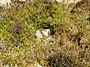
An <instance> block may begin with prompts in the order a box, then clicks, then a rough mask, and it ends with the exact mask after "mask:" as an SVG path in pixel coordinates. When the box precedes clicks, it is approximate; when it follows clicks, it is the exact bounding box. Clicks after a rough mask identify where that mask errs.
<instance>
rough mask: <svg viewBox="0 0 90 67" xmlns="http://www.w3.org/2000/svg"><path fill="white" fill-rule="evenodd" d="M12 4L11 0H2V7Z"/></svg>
mask: <svg viewBox="0 0 90 67" xmlns="http://www.w3.org/2000/svg"><path fill="white" fill-rule="evenodd" d="M10 4H11V0H0V7H7V6H8V7H9V6H10Z"/></svg>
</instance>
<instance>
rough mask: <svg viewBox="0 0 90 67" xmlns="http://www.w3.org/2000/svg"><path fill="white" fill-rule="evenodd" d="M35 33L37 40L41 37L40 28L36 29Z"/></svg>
mask: <svg viewBox="0 0 90 67" xmlns="http://www.w3.org/2000/svg"><path fill="white" fill-rule="evenodd" d="M35 35H36V37H37V40H40V39H41V38H42V37H43V36H42V34H41V32H40V30H37V31H36V34H35Z"/></svg>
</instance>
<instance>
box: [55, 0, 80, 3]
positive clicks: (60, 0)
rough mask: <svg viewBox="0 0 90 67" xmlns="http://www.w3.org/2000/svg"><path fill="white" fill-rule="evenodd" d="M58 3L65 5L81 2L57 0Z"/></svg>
mask: <svg viewBox="0 0 90 67" xmlns="http://www.w3.org/2000/svg"><path fill="white" fill-rule="evenodd" d="M56 1H57V2H63V3H64V4H71V3H77V2H79V1H81V0H56Z"/></svg>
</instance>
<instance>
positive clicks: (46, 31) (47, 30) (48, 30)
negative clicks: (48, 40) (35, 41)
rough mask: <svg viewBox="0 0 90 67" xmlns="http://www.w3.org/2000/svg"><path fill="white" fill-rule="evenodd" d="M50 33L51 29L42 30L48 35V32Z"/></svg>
mask: <svg viewBox="0 0 90 67" xmlns="http://www.w3.org/2000/svg"><path fill="white" fill-rule="evenodd" d="M49 33H50V29H45V30H42V34H43V35H45V36H47V37H48V34H49Z"/></svg>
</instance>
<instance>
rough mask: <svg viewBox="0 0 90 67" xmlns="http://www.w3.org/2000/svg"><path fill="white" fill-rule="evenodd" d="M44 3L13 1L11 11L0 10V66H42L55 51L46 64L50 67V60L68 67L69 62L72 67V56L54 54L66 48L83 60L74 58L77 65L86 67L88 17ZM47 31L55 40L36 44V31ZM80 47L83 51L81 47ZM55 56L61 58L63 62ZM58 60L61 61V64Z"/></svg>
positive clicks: (88, 31)
mask: <svg viewBox="0 0 90 67" xmlns="http://www.w3.org/2000/svg"><path fill="white" fill-rule="evenodd" d="M46 1H47V0H38V1H35V2H33V3H32V2H29V1H27V2H26V3H20V2H17V1H13V4H14V5H12V6H11V9H7V10H6V11H5V10H2V11H0V15H1V14H2V13H3V11H4V13H6V14H5V16H4V20H3V21H2V23H0V59H1V60H3V61H2V65H7V64H8V65H10V66H11V67H14V66H15V65H17V66H19V67H29V66H30V65H31V64H33V63H34V62H38V63H40V64H41V65H42V66H43V67H46V66H45V65H47V61H46V60H45V58H47V57H48V56H49V55H51V54H53V52H55V53H56V54H55V55H53V56H52V57H51V58H50V60H51V61H48V62H49V63H50V64H51V65H53V64H52V61H53V60H55V61H56V62H55V63H56V64H55V65H57V64H58V63H59V62H58V61H60V63H61V65H62V66H63V63H66V65H69V67H70V66H71V64H69V63H72V64H73V67H74V65H76V64H75V63H76V62H75V61H77V60H76V59H74V58H73V56H72V55H71V56H68V54H62V53H60V54H59V53H58V56H57V52H58V50H59V49H61V48H65V49H68V50H67V51H68V52H69V51H70V52H76V56H77V57H80V60H84V58H86V60H85V62H83V61H79V59H78V61H77V63H79V62H80V63H83V65H84V67H85V66H87V67H89V61H90V60H89V58H88V56H89V55H88V54H90V53H89V52H87V51H89V50H90V46H89V44H90V40H89V33H90V30H89V25H90V23H89V21H88V20H86V16H87V17H88V14H85V15H84V16H82V15H77V14H74V13H73V14H72V13H70V9H71V8H70V7H69V6H67V5H65V4H62V3H58V2H46ZM69 8H70V9H69ZM47 28H48V29H50V31H51V34H50V35H51V36H53V37H55V41H54V42H53V44H52V45H51V44H50V43H48V44H47V43H44V42H43V40H41V41H37V40H36V38H35V32H36V30H38V29H47ZM78 44H80V45H78ZM83 45H85V48H81V47H82V46H83ZM69 49H70V50H69ZM79 50H80V51H81V53H80V56H79V55H77V54H78V51H79ZM82 50H85V52H87V53H85V52H84V53H85V54H86V55H87V56H86V55H84V53H83V51H82ZM62 52H63V51H62ZM81 54H83V56H84V57H82V56H81ZM59 56H62V57H63V59H62V58H60V57H59ZM53 57H55V58H56V59H54V58H53ZM58 58H59V59H61V60H59V59H58ZM67 58H68V59H67ZM62 60H63V62H61V61H62ZM65 60H66V61H65ZM74 60H75V61H74ZM71 61H72V62H71ZM53 62H54V61H53Z"/></svg>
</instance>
